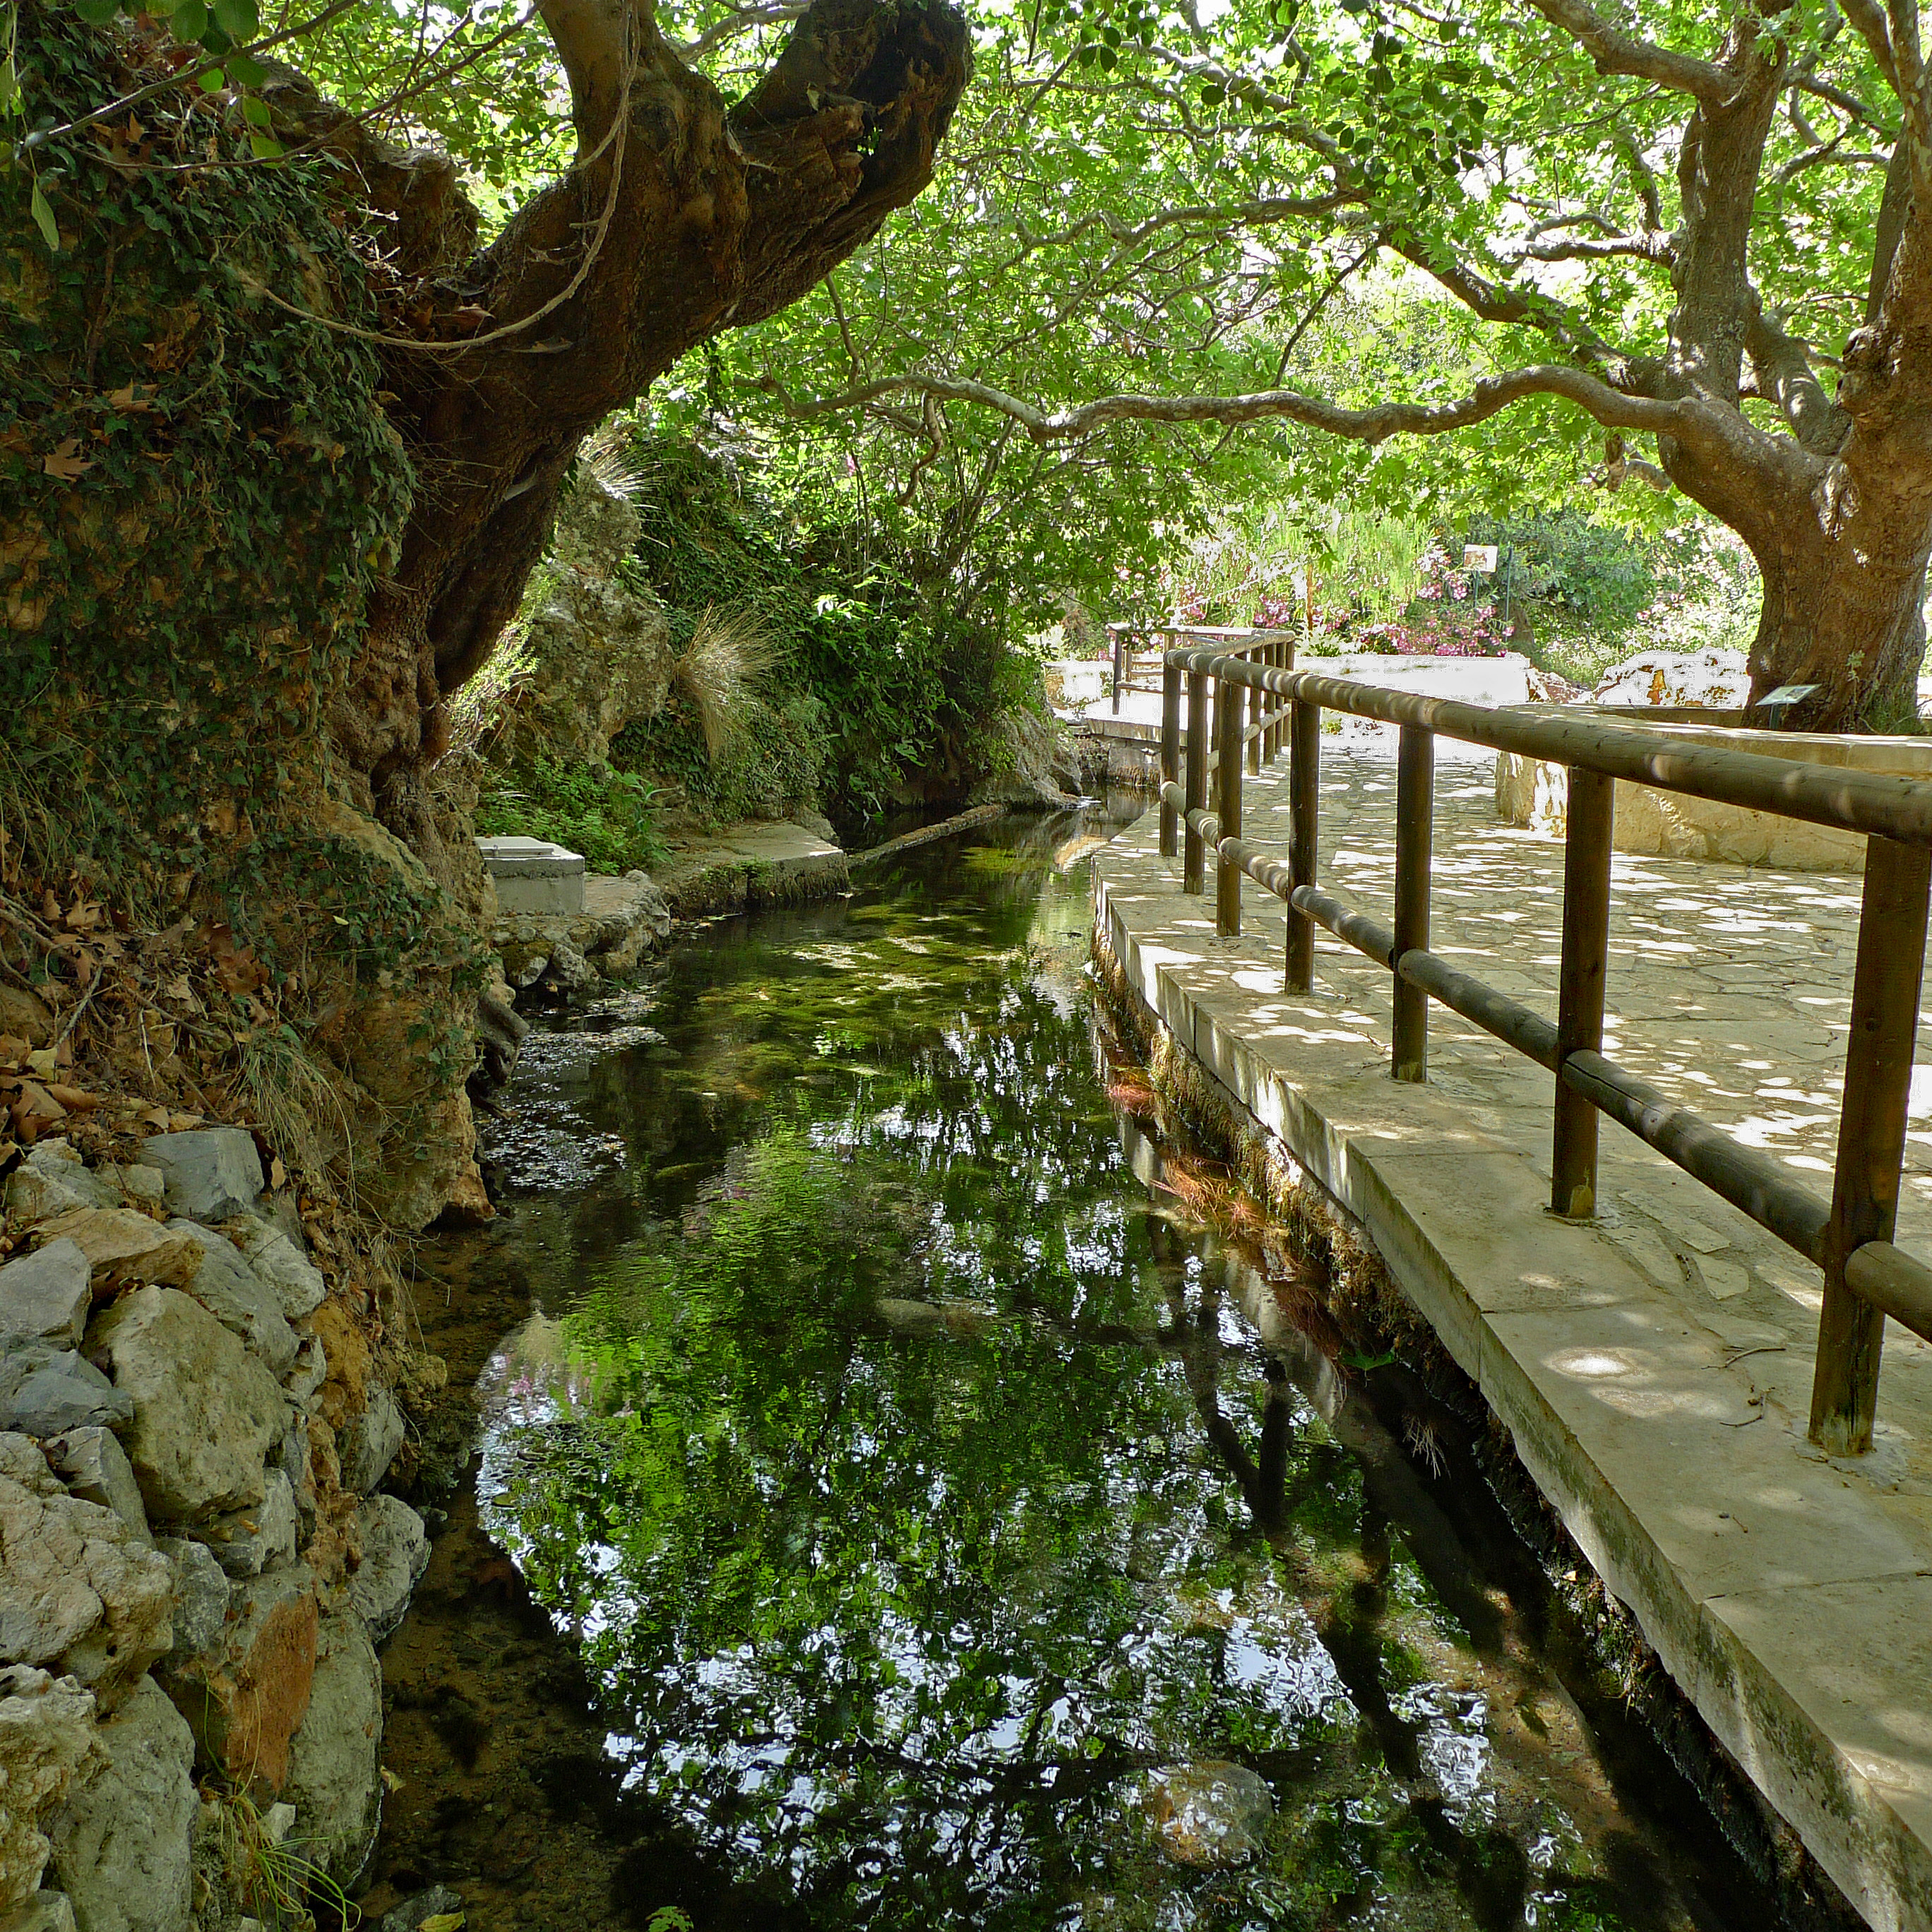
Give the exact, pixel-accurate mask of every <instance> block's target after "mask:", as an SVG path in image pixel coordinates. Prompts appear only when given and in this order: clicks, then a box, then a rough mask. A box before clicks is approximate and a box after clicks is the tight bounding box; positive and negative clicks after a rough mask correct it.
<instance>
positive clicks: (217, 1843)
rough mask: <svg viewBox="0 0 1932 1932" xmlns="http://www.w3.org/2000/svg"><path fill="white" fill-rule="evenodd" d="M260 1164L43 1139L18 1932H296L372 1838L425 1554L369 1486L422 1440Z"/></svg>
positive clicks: (7, 1904) (20, 1396)
mask: <svg viewBox="0 0 1932 1932" xmlns="http://www.w3.org/2000/svg"><path fill="white" fill-rule="evenodd" d="M276 1178H277V1179H278V1180H279V1178H280V1177H279V1174H278V1175H277V1176H276ZM5 1208H6V1219H5V1245H6V1247H7V1251H8V1253H9V1255H10V1259H7V1260H6V1262H5V1264H4V1265H0V1791H4V1793H5V1797H6V1800H7V1802H6V1803H5V1805H4V1806H0V1927H6V1928H7V1932H13V1928H15V1927H20V1928H22V1932H26V1928H34V1932H62V1928H73V1932H234V1928H236V1927H241V1926H242V1925H244V1924H245V1923H246V1922H247V1921H251V1920H253V1921H258V1922H266V1923H271V1924H273V1923H284V1922H287V1921H288V1920H289V1918H290V1915H291V1913H292V1912H293V1911H295V1910H296V1909H299V1905H300V1895H301V1894H302V1892H303V1891H305V1889H306V1888H307V1887H308V1885H310V1884H311V1883H315V1882H323V1884H324V1887H325V1889H326V1888H328V1887H329V1886H341V1887H343V1888H347V1887H349V1886H351V1885H353V1884H354V1883H355V1882H356V1879H357V1878H358V1877H359V1875H360V1873H361V1872H362V1868H363V1867H364V1865H365V1864H366V1862H367V1861H368V1857H369V1854H370V1852H371V1849H373V1847H374V1843H375V1838H376V1833H377V1826H378V1825H379V1823H380V1817H381V1810H382V1791H383V1787H382V1781H381V1778H380V1769H379V1766H380V1754H381V1741H382V1691H381V1678H380V1671H379V1670H378V1668H377V1661H376V1651H375V1646H376V1645H377V1643H380V1641H381V1640H383V1638H384V1637H386V1636H387V1635H388V1634H389V1632H390V1631H392V1630H393V1629H394V1628H395V1625H396V1624H397V1623H398V1622H399V1621H400V1620H401V1616H402V1614H403V1612H404V1609H405V1608H406V1607H407V1604H408V1601H409V1597H410V1592H411V1591H412V1589H413V1588H414V1586H415V1583H416V1580H417V1578H418V1577H420V1575H421V1574H422V1569H423V1567H424V1565H425V1562H426V1561H427V1559H428V1543H427V1540H426V1538H425V1534H424V1529H423V1526H422V1522H421V1520H419V1518H418V1517H416V1514H415V1513H414V1512H413V1511H411V1510H410V1509H409V1508H407V1506H406V1505H404V1504H403V1503H402V1502H401V1501H399V1500H398V1499H397V1498H395V1497H394V1496H384V1495H380V1494H377V1493H375V1492H377V1489H378V1486H379V1485H380V1484H381V1483H382V1481H383V1479H384V1478H385V1476H386V1475H387V1473H388V1472H389V1469H390V1466H391V1464H392V1463H393V1462H395V1460H396V1457H397V1455H398V1451H399V1450H401V1448H403V1446H404V1436H405V1430H406V1424H405V1421H404V1415H403V1413H402V1411H401V1409H400V1408H399V1407H398V1403H397V1401H396V1400H395V1397H394V1395H392V1394H391V1392H390V1391H389V1388H388V1387H387V1386H386V1379H385V1376H384V1374H383V1373H382V1370H383V1364H382V1362H381V1361H380V1358H379V1353H378V1349H379V1345H380V1323H379V1322H377V1321H376V1320H375V1319H374V1318H373V1315H372V1313H371V1310H369V1309H368V1307H366V1306H365V1305H364V1304H365V1300H366V1298H365V1297H364V1295H363V1294H362V1291H360V1290H359V1289H355V1288H353V1287H351V1286H350V1285H349V1284H347V1283H346V1282H345V1281H344V1280H341V1279H339V1278H338V1279H335V1280H332V1278H331V1276H332V1274H335V1275H338V1276H339V1274H340V1271H338V1270H336V1269H335V1268H332V1266H331V1265H330V1264H331V1262H332V1255H331V1253H330V1251H329V1250H330V1246H331V1244H330V1243H329V1241H327V1240H326V1239H323V1238H320V1237H321V1236H322V1234H323V1229H322V1224H321V1223H320V1220H317V1219H316V1218H315V1214H316V1204H314V1202H310V1201H308V1200H307V1199H305V1198H303V1197H301V1196H299V1195H298V1193H297V1192H296V1190H293V1189H290V1188H289V1187H285V1186H275V1187H272V1186H270V1185H269V1175H266V1174H265V1172H264V1171H263V1165H262V1161H261V1158H260V1154H259V1153H258V1151H257V1147H256V1143H255V1141H254V1136H252V1135H251V1134H249V1133H245V1132H243V1131H242V1130H239V1129H236V1128H226V1127H212V1128H200V1129H190V1130H186V1131H181V1132H163V1133H156V1134H154V1135H152V1136H149V1137H148V1138H147V1139H145V1141H144V1142H142V1144H141V1145H140V1147H139V1154H138V1158H136V1159H135V1160H132V1161H130V1162H129V1163H127V1164H125V1165H119V1166H116V1165H112V1164H109V1163H101V1164H99V1165H96V1166H88V1165H86V1163H84V1161H83V1159H82V1157H80V1154H78V1153H77V1152H76V1151H74V1149H73V1148H71V1147H70V1146H69V1145H68V1144H67V1142H65V1141H64V1140H59V1139H49V1140H43V1141H41V1142H39V1143H38V1144H37V1145H35V1146H34V1147H33V1148H31V1151H29V1153H28V1156H27V1157H26V1160H25V1161H24V1163H23V1164H22V1165H21V1166H19V1167H17V1169H15V1170H14V1172H13V1174H12V1175H11V1176H10V1178H9V1180H8V1181H7V1190H6V1197H5ZM319 1263H320V1264H322V1265H318V1264H319ZM326 1270H327V1271H326ZM399 1366H400V1365H399ZM410 1366H411V1367H413V1370H414V1373H413V1377H412V1378H410V1379H413V1380H414V1381H415V1382H419V1383H422V1382H433V1381H434V1376H433V1375H432V1374H430V1373H428V1372H427V1370H428V1367H433V1365H426V1364H423V1363H420V1362H419V1363H416V1364H412V1365H410Z"/></svg>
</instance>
